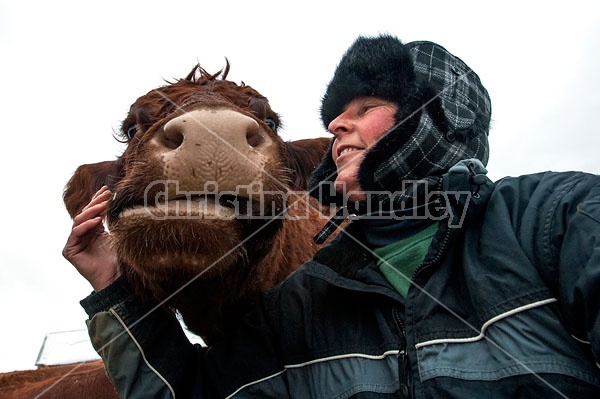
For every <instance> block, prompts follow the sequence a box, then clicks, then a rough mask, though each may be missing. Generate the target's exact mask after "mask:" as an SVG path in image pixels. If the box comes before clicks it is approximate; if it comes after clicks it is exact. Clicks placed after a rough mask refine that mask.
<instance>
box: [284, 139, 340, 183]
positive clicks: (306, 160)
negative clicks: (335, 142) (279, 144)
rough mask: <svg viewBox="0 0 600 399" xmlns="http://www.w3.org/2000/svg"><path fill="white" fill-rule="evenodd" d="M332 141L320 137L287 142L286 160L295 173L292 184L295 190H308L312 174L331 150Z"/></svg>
mask: <svg viewBox="0 0 600 399" xmlns="http://www.w3.org/2000/svg"><path fill="white" fill-rule="evenodd" d="M330 143H331V139H330V138H327V137H319V138H314V139H303V140H296V141H288V142H285V143H284V145H285V151H284V159H283V162H285V164H286V166H287V167H288V168H289V169H290V170H292V171H293V173H294V176H292V177H291V184H292V188H293V189H294V190H306V189H307V188H308V181H309V180H310V175H311V174H312V172H313V171H314V170H315V169H316V168H317V166H319V165H320V164H321V160H322V159H323V156H324V155H325V153H326V152H327V149H328V148H329V144H330Z"/></svg>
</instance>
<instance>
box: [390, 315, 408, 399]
mask: <svg viewBox="0 0 600 399" xmlns="http://www.w3.org/2000/svg"><path fill="white" fill-rule="evenodd" d="M393 317H394V320H395V321H396V325H397V326H398V328H399V329H400V347H399V352H398V380H399V383H400V386H399V391H400V394H401V395H402V397H405V398H407V397H409V396H410V391H411V384H410V373H409V368H408V354H407V351H406V348H407V341H406V328H405V326H404V322H403V321H402V317H401V316H400V311H399V310H398V306H394V309H393Z"/></svg>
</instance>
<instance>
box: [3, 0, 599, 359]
mask: <svg viewBox="0 0 600 399" xmlns="http://www.w3.org/2000/svg"><path fill="white" fill-rule="evenodd" d="M484 4H485V5H484ZM597 4H598V3H597V2H596V1H593V0H590V1H576V0H575V1H569V2H562V1H561V2H558V1H522V0H521V1H503V2H494V3H493V4H488V2H485V3H484V2H481V1H460V0H454V1H429V2H415V1H378V0H370V1H353V0H345V1H327V2H326V1H319V2H311V1H301V2H283V1H268V2H263V1H259V0H255V1H226V2H216V1H200V0H197V1H178V0H171V1H169V2H154V1H121V0H119V1H112V0H107V1H102V2H94V3H90V2H83V1H64V0H55V1H42V0H39V1H28V0H13V1H8V0H1V1H0V57H2V61H1V62H0V90H1V91H0V93H1V95H0V115H1V116H2V122H3V123H2V130H1V133H0V134H1V136H0V137H1V138H2V144H1V147H0V148H1V149H2V156H1V157H0V167H1V169H0V170H2V174H3V176H4V178H3V179H2V182H3V184H2V187H3V189H2V190H0V193H1V195H0V209H1V210H2V211H3V216H2V218H1V219H0V223H1V225H0V226H1V229H0V310H1V317H2V322H1V325H2V327H1V328H0V371H10V370H15V369H24V368H32V367H34V362H35V360H36V357H37V354H38V351H39V348H40V345H41V344H42V342H43V339H44V336H45V335H46V334H47V333H51V332H57V331H64V330H75V329H82V328H84V327H85V324H84V321H85V319H86V316H85V314H84V312H83V310H82V309H81V308H80V306H79V304H78V301H79V300H80V299H81V298H83V297H84V296H85V295H87V294H88V293H89V292H90V290H91V287H90V286H89V285H88V283H87V282H86V281H85V280H84V279H83V278H81V277H80V276H79V275H78V274H77V272H76V271H75V269H74V268H73V267H72V266H70V264H69V263H68V262H67V261H66V260H64V259H63V257H62V255H61V250H62V247H63V245H64V242H65V241H66V238H67V236H68V234H69V231H70V226H71V221H70V219H69V216H68V214H67V213H66V211H65V209H64V205H63V203H62V190H63V188H64V185H65V183H66V182H67V180H68V179H69V177H70V176H71V174H72V173H73V171H74V170H75V168H76V167H77V166H78V165H80V164H83V163H91V162H98V161H102V160H108V159H113V158H115V157H116V156H117V155H119V154H120V153H121V152H122V151H123V146H122V145H121V144H119V143H117V142H116V141H115V140H114V139H113V131H114V130H116V129H117V127H118V126H119V124H120V122H121V120H122V119H123V117H124V116H125V114H126V112H127V110H128V108H129V105H130V104H131V103H132V102H133V101H135V99H136V98H137V97H139V96H141V95H143V94H145V93H146V92H148V91H149V90H151V89H153V88H156V87H158V86H160V85H162V84H163V83H164V80H165V79H172V78H180V77H184V76H185V75H187V73H188V72H189V71H190V70H191V68H192V67H193V65H194V64H195V63H196V62H200V63H201V65H202V66H203V67H204V68H205V69H207V70H208V71H210V72H216V71H217V70H219V69H220V68H222V67H223V66H224V64H225V57H227V58H228V59H229V61H230V63H231V72H230V75H229V78H230V80H233V81H235V82H236V83H240V82H241V81H243V82H245V83H246V84H248V85H250V86H252V87H254V88H255V89H257V90H259V91H260V92H261V93H262V94H264V95H265V96H267V97H268V98H269V100H270V102H271V105H272V107H273V108H274V109H275V110H276V111H277V112H278V113H279V114H280V115H281V116H282V119H283V122H284V124H285V128H284V130H283V131H282V136H283V137H284V139H286V140H294V139H299V138H305V137H315V136H322V135H326V133H325V131H324V129H323V128H322V126H321V123H320V121H319V118H318V110H319V101H320V98H321V96H322V94H323V92H324V89H325V86H326V84H327V82H328V81H329V79H330V78H331V75H332V74H333V71H334V68H335V66H336V64H337V62H338V61H339V59H340V57H341V55H342V54H343V53H344V51H345V50H346V48H347V47H348V46H349V45H350V44H351V43H352V42H353V40H354V39H355V37H356V36H357V35H359V34H367V35H373V34H377V33H392V34H395V35H397V36H398V37H399V38H400V39H401V40H403V41H412V40H432V41H436V42H438V43H440V44H441V45H443V46H445V47H446V48H447V49H448V50H449V51H450V52H452V53H454V54H456V55H458V56H459V57H460V58H462V59H463V60H464V61H465V62H466V63H467V64H468V65H469V66H471V67H472V68H473V69H474V70H475V71H476V72H477V73H478V74H479V76H480V78H481V80H482V82H483V84H484V85H485V86H486V87H487V89H488V91H489V92H490V95H491V98H492V110H493V112H492V118H493V126H492V131H491V133H490V141H491V156H490V162H489V165H488V169H489V175H490V176H491V177H492V178H493V179H494V180H495V179H498V178H500V177H503V176H505V175H518V174H524V173H530V172H537V171H544V170H584V171H588V172H592V173H600V157H599V156H598V153H599V148H600V134H599V133H600V131H599V130H600V129H599V128H598V123H597V117H598V114H599V113H600V94H599V93H600V91H599V89H600V78H599V74H598V71H599V70H600V60H599V59H598V57H600V6H598V5H597Z"/></svg>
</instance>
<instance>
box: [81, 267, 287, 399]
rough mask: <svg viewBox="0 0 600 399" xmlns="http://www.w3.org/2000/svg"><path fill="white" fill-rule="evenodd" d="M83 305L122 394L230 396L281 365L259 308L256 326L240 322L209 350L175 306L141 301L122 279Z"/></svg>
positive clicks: (91, 331)
mask: <svg viewBox="0 0 600 399" xmlns="http://www.w3.org/2000/svg"><path fill="white" fill-rule="evenodd" d="M81 305H82V306H83V307H84V309H85V310H86V312H87V313H88V315H89V317H90V319H89V320H88V322H87V325H88V331H89V335H90V338H91V341H92V345H93V346H94V348H95V349H96V351H97V352H98V353H99V354H100V356H101V357H102V359H103V361H104V367H105V369H106V373H107V375H108V377H109V378H110V380H111V381H112V383H113V385H114V386H115V389H116V390H117V393H118V394H119V397H121V398H188V397H194V398H213V397H226V396H228V395H230V394H231V393H233V392H235V391H236V390H239V389H240V387H243V386H244V385H245V384H248V383H249V382H250V381H252V380H253V379H257V380H260V378H263V377H264V375H265V373H267V374H268V373H269V372H272V370H273V369H276V368H278V366H277V363H276V356H275V355H274V352H273V351H274V349H273V341H274V340H273V338H272V337H271V336H270V333H269V331H270V330H269V328H267V327H266V326H265V325H264V318H263V317H262V312H260V311H257V312H255V315H254V316H253V318H252V320H251V323H254V325H251V326H249V327H244V326H243V325H241V326H240V329H239V331H236V333H235V334H233V335H232V336H231V337H229V338H228V339H225V340H224V342H223V343H220V344H218V345H215V346H214V347H211V348H210V349H209V348H205V347H201V346H200V345H193V344H191V343H190V342H189V340H188V339H187V337H186V336H185V334H184V332H183V330H182V328H181V325H180V323H179V321H178V320H177V319H176V317H175V316H174V315H173V312H172V311H170V310H168V309H166V308H164V307H161V306H155V305H142V304H141V303H139V302H138V301H137V300H136V299H135V298H134V297H133V295H132V294H131V292H130V289H129V286H128V284H127V283H126V282H125V281H124V280H123V279H119V280H117V281H116V282H115V283H113V284H112V285H111V286H109V287H107V288H106V289H104V290H102V291H100V292H97V293H93V294H92V295H90V296H89V297H87V298H85V299H84V300H83V301H81ZM246 324H248V323H247V322H246ZM250 340H252V342H250ZM250 352H252V353H250ZM240 356H243V359H242V358H240ZM245 359H252V361H250V362H247V361H245ZM280 389H281V390H282V391H284V390H285V387H280ZM275 394H277V393H275Z"/></svg>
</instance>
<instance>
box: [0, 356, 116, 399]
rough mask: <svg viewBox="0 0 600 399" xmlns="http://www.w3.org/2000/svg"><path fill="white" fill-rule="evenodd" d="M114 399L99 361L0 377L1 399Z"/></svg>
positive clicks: (12, 373)
mask: <svg viewBox="0 0 600 399" xmlns="http://www.w3.org/2000/svg"><path fill="white" fill-rule="evenodd" d="M76 398H77V399H78V398H85V399H117V398H118V396H117V393H116V392H115V389H114V388H113V386H112V384H111V383H110V380H109V379H108V377H107V376H106V374H105V372H104V367H103V365H102V362H101V361H94V362H88V363H81V364H68V365H62V366H51V367H41V368H39V369H37V370H23V371H13V372H10V373H2V374H0V399H76Z"/></svg>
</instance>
